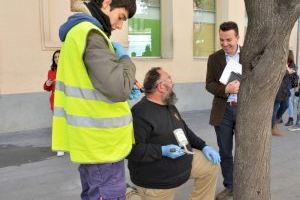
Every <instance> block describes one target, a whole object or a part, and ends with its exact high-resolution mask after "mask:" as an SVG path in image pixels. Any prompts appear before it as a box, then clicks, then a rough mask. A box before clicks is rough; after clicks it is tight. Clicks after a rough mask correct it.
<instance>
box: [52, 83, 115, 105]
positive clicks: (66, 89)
mask: <svg viewBox="0 0 300 200" xmlns="http://www.w3.org/2000/svg"><path fill="white" fill-rule="evenodd" d="M55 90H60V91H62V92H63V93H64V94H65V95H66V96H70V97H78V98H82V99H86V100H98V101H105V102H107V103H113V102H112V101H110V100H109V99H108V98H107V97H106V96H104V95H103V94H101V93H100V92H98V91H97V90H95V89H82V88H79V87H74V86H66V85H65V84H64V83H63V82H62V81H56V82H55Z"/></svg>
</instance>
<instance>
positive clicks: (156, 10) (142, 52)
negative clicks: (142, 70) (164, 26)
mask: <svg viewBox="0 0 300 200" xmlns="http://www.w3.org/2000/svg"><path fill="white" fill-rule="evenodd" d="M136 4H137V11H136V14H135V15H134V17H133V18H131V19H129V21H128V29H129V30H128V41H129V48H128V52H129V53H130V55H131V56H132V57H160V56H161V28H160V27H161V26H160V24H161V22H160V0H137V1H136Z"/></svg>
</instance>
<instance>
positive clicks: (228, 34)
mask: <svg viewBox="0 0 300 200" xmlns="http://www.w3.org/2000/svg"><path fill="white" fill-rule="evenodd" d="M219 38H220V45H221V47H222V49H221V50H219V51H217V52H215V53H213V54H212V55H210V56H209V58H208V63H207V75H206V89H207V91H208V92H210V93H211V94H213V95H214V99H213V103H212V109H211V115H210V122H209V123H210V124H211V125H213V126H214V128H215V132H216V135H217V141H218V146H219V151H220V156H221V168H222V175H223V178H224V181H223V185H224V186H225V190H224V191H222V192H220V193H219V194H218V195H217V198H216V199H219V200H220V199H228V198H229V197H231V196H232V186H233V155H232V149H233V134H234V129H235V122H236V106H237V93H238V91H239V86H240V82H239V81H238V80H234V81H231V82H229V83H227V85H225V84H223V83H221V82H220V81H219V80H220V77H221V75H222V73H223V71H224V69H225V66H226V64H227V63H228V62H229V61H231V62H237V63H239V52H240V48H239V45H238V42H239V32H238V26H237V24H236V23H235V22H224V23H222V24H221V25H220V29H219Z"/></svg>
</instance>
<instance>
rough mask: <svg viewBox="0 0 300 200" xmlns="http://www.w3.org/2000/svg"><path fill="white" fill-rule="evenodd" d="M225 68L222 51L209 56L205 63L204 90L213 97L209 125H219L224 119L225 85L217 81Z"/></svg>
mask: <svg viewBox="0 0 300 200" xmlns="http://www.w3.org/2000/svg"><path fill="white" fill-rule="evenodd" d="M225 66H226V58H225V52H224V50H223V49H221V50H219V51H217V52H215V53H213V54H211V55H210V56H209V58H208V62H207V74H206V86H205V88H206V90H207V91H208V92H210V93H211V94H213V95H214V99H213V103H212V109H211V113H210V120H209V123H210V124H211V125H213V126H217V125H219V124H220V123H221V122H222V120H223V117H224V113H225V109H226V102H227V98H228V95H227V94H225V87H226V86H225V85H223V84H222V83H220V81H219V79H220V77H221V75H222V73H223V70H224V69H225Z"/></svg>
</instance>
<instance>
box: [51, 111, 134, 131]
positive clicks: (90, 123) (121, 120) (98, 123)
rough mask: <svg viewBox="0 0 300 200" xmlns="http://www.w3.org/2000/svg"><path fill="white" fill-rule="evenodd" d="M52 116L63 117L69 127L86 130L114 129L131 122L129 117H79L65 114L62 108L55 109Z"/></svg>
mask: <svg viewBox="0 0 300 200" xmlns="http://www.w3.org/2000/svg"><path fill="white" fill-rule="evenodd" d="M54 116H57V117H64V118H65V119H67V122H68V124H70V125H73V126H78V127H88V128H115V127H121V126H126V125H128V124H129V123H131V122H132V117H131V115H127V116H122V117H114V118H92V117H79V116H75V115H69V114H66V112H65V110H64V109H63V108H57V107H55V108H54Z"/></svg>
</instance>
